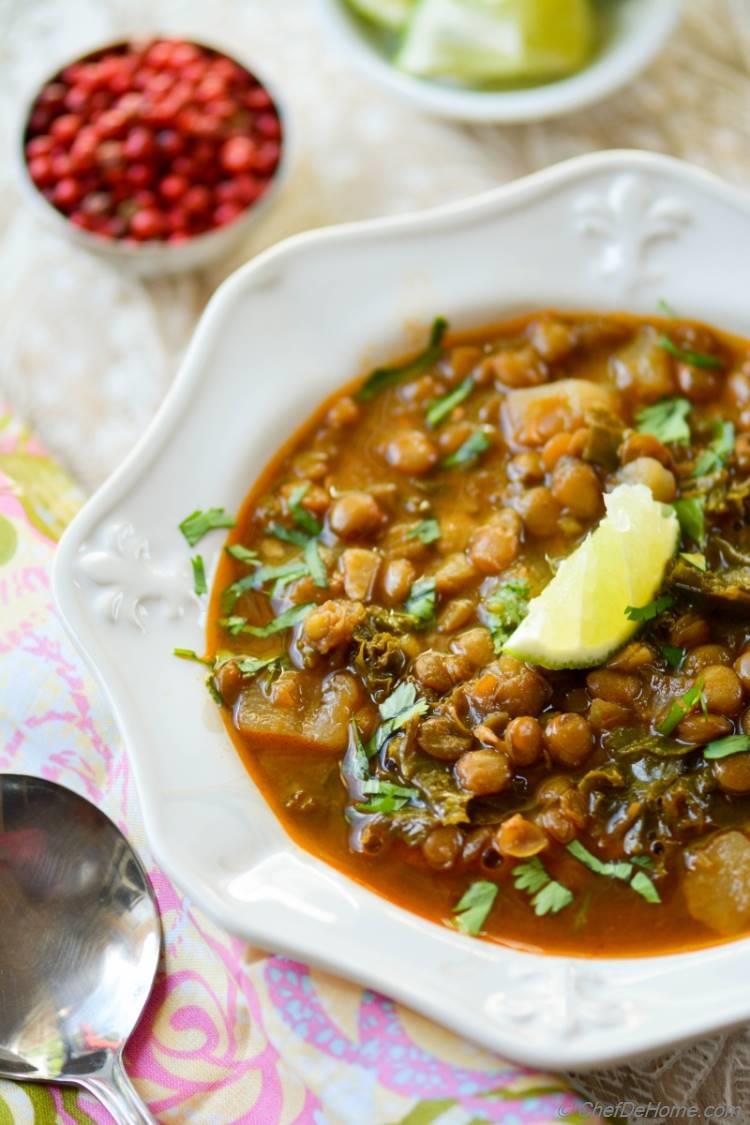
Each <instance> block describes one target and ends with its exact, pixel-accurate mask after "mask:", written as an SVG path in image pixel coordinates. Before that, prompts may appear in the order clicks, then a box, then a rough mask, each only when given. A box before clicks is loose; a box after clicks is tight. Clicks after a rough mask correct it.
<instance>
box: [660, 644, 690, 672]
mask: <svg viewBox="0 0 750 1125" xmlns="http://www.w3.org/2000/svg"><path fill="white" fill-rule="evenodd" d="M661 654H662V656H663V657H664V659H665V660H666V662H667V664H668V665H669V667H670V668H674V669H675V670H677V669H678V668H679V667H680V665H681V664H682V662H683V660H684V659H685V656H686V654H687V649H686V648H678V647H677V645H662V646H661Z"/></svg>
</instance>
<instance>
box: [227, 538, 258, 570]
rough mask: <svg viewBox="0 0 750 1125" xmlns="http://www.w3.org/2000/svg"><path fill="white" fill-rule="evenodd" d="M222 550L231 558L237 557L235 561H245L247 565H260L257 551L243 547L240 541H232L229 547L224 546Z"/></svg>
mask: <svg viewBox="0 0 750 1125" xmlns="http://www.w3.org/2000/svg"><path fill="white" fill-rule="evenodd" d="M224 550H225V551H226V553H227V554H228V555H231V557H232V558H233V559H237V562H241V563H246V564H247V565H248V566H259V565H260V560H259V559H258V552H257V551H251V550H250V548H249V547H243V546H242V544H241V543H232V545H231V546H230V547H225V548H224Z"/></svg>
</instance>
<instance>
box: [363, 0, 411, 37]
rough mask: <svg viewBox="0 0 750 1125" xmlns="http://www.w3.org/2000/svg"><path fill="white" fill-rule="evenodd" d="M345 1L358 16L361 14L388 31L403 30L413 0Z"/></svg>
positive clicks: (407, 20)
mask: <svg viewBox="0 0 750 1125" xmlns="http://www.w3.org/2000/svg"><path fill="white" fill-rule="evenodd" d="M347 3H348V5H349V7H350V8H352V9H353V10H354V11H355V12H356V13H357V15H358V16H363V17H364V19H366V20H369V21H370V23H375V24H377V25H378V27H385V28H388V30H389V31H403V29H404V28H405V27H406V25H407V23H408V22H409V16H410V15H411V13H412V9H413V7H414V4H415V0H347Z"/></svg>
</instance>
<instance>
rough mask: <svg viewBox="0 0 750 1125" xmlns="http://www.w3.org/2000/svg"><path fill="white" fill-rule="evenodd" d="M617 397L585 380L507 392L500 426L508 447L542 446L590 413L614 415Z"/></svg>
mask: <svg viewBox="0 0 750 1125" xmlns="http://www.w3.org/2000/svg"><path fill="white" fill-rule="evenodd" d="M618 410H619V404H618V396H617V393H616V392H615V391H613V390H612V389H611V388H610V387H606V386H603V385H602V384H600V383H591V382H590V381H589V380H588V379H558V380H557V382H554V383H545V384H544V385H543V386H541V387H526V388H524V389H522V390H517V391H510V393H509V394H508V395H507V396H506V398H505V400H504V402H503V405H502V424H503V431H504V433H505V437H506V439H507V441H508V442H509V443H510V444H511V445H512V446H514V447H515V446H526V445H544V443H545V441H547V439H548V438H550V437H552V435H553V434H557V433H560V432H561V431H562V430H567V431H569V430H573V429H575V428H576V427H577V426H582V425H583V423H584V419H585V418H586V416H587V415H588V414H589V413H590V412H591V411H606V412H607V413H610V414H617V413H618Z"/></svg>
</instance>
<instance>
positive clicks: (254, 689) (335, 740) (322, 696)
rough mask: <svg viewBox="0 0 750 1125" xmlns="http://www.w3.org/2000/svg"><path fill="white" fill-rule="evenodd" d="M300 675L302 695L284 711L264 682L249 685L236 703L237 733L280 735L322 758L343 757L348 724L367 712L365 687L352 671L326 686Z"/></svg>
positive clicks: (339, 674) (336, 674)
mask: <svg viewBox="0 0 750 1125" xmlns="http://www.w3.org/2000/svg"><path fill="white" fill-rule="evenodd" d="M295 675H296V676H297V679H298V687H299V696H298V699H297V700H296V701H295V703H294V705H292V706H280V705H279V703H278V701H274V699H273V693H272V692H269V691H268V689H267V688H265V687H264V685H263V684H262V682H261V681H260V680H255V681H253V682H252V683H250V684H248V686H247V687H245V688H244V689H243V691H242V694H241V695H240V698H239V700H238V702H237V707H236V711H235V723H236V725H237V729H238V730H239V732H240V733H241V734H243V735H245V736H246V737H249V738H264V737H274V736H276V737H281V738H284V739H285V740H286V741H288V744H289V745H290V746H292V747H293V745H294V742H295V741H297V740H298V743H299V744H300V745H302V744H306V745H310V744H313V745H314V746H315V748H316V749H317V750H320V751H321V752H322V753H327V754H340V753H341V752H342V751H343V750H345V749H346V742H347V730H348V726H349V722H350V721H351V720H352V719H353V718H354V716H355V714H357V713H358V712H360V710H361V709H362V708H363V707H365V709H366V700H365V698H364V694H363V692H362V688H361V687H360V685H359V684H358V683H357V681H356V680H355V678H354V677H353V676H352V675H350V673H348V672H333V673H331V675H329V676H327V677H326V679H325V680H323V682H322V684H321V683H320V681H318V680H316V678H315V677H314V676H312V675H311V674H310V673H307V672H298V673H295Z"/></svg>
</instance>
